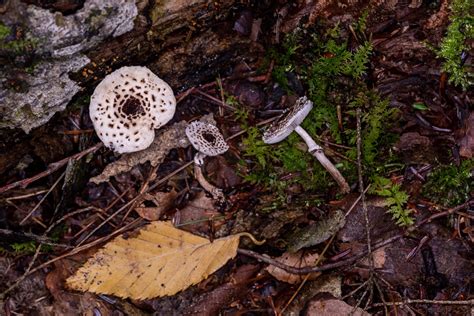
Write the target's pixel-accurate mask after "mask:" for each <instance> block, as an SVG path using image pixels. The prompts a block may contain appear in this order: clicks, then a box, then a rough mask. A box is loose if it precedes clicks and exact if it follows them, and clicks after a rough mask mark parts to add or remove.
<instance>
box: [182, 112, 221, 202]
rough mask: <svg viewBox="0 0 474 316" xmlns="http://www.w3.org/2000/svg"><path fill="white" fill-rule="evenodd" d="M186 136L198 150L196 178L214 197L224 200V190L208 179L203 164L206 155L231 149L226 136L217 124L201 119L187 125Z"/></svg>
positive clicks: (195, 169)
mask: <svg viewBox="0 0 474 316" xmlns="http://www.w3.org/2000/svg"><path fill="white" fill-rule="evenodd" d="M186 136H187V137H188V139H189V141H190V142H191V144H192V145H193V147H194V148H195V149H196V150H197V151H198V152H197V153H196V155H194V174H195V176H196V179H197V180H198V182H199V184H200V185H201V186H202V187H203V188H204V190H206V191H207V192H209V193H211V194H212V196H213V198H214V199H216V200H218V201H223V200H224V194H223V193H222V190H221V189H219V188H216V187H215V186H213V185H212V184H210V183H209V182H208V181H207V180H206V178H205V177H204V175H203V173H202V165H203V163H204V158H205V157H206V156H217V155H220V154H223V153H225V152H226V151H227V150H228V149H229V145H227V143H226V142H225V140H224V136H222V134H221V133H220V131H219V129H218V128H217V127H216V126H214V125H212V124H208V123H203V122H199V121H194V122H192V123H190V124H189V125H188V126H187V127H186Z"/></svg>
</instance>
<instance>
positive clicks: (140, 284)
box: [66, 222, 240, 300]
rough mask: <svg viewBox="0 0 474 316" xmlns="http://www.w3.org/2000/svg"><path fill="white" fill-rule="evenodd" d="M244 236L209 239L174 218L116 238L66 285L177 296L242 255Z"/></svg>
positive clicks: (124, 293)
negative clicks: (180, 225)
mask: <svg viewBox="0 0 474 316" xmlns="http://www.w3.org/2000/svg"><path fill="white" fill-rule="evenodd" d="M239 238H240V237H239V235H232V236H228V237H225V238H220V239H217V240H214V242H212V243H211V242H210V241H209V240H207V239H206V238H202V237H199V236H196V235H192V234H190V233H187V232H185V231H183V230H180V229H177V228H175V227H174V226H173V225H172V224H171V223H169V222H155V223H152V224H150V225H147V226H145V227H144V228H143V229H142V230H141V231H139V233H138V235H137V236H136V237H130V238H128V239H124V238H123V237H117V238H115V239H114V240H112V241H111V242H109V243H108V244H107V245H106V246H105V247H104V248H102V249H101V250H99V251H98V252H97V253H96V254H95V255H94V257H93V258H91V259H89V260H88V261H87V262H86V264H85V265H84V266H83V267H81V268H80V269H79V270H78V271H77V272H76V274H75V275H74V276H72V277H70V278H69V279H67V281H66V282H67V285H68V286H69V287H70V288H72V289H75V290H80V291H90V292H94V293H101V294H113V295H116V296H119V297H123V298H125V297H129V298H133V299H138V300H141V299H146V298H152V297H158V296H166V295H173V294H175V293H177V292H179V291H182V290H184V289H186V288H188V287H189V286H191V285H193V284H196V283H198V282H200V281H202V280H204V279H206V278H207V277H208V276H209V275H210V274H211V273H213V272H215V271H216V270H217V269H219V268H220V267H222V266H223V265H224V264H225V263H226V262H227V261H228V260H229V259H231V258H233V257H235V255H236V254H237V247H238V245H239Z"/></svg>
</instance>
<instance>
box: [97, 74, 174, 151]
mask: <svg viewBox="0 0 474 316" xmlns="http://www.w3.org/2000/svg"><path fill="white" fill-rule="evenodd" d="M175 108H176V99H175V97H174V94H173V90H172V89H171V87H170V86H169V85H168V84H167V83H166V82H164V81H163V80H161V79H160V78H158V76H156V75H155V74H154V73H152V72H151V71H150V69H148V68H146V67H139V66H133V67H122V68H120V69H118V70H116V71H114V72H112V73H111V74H109V75H108V76H106V77H105V78H104V80H102V82H101V83H100V84H99V85H98V86H97V87H96V88H95V90H94V93H93V94H92V97H91V102H90V106H89V113H90V117H91V119H92V123H93V124H94V128H95V130H96V132H97V135H98V136H99V138H100V140H101V141H102V142H103V143H104V144H105V146H107V147H109V148H111V149H113V150H114V151H116V152H118V153H126V152H134V151H139V150H143V149H145V148H147V147H148V146H150V144H151V143H152V142H153V139H154V138H155V129H156V128H160V127H161V126H163V125H165V124H166V123H167V122H168V121H169V120H171V118H172V117H173V115H174V112H175Z"/></svg>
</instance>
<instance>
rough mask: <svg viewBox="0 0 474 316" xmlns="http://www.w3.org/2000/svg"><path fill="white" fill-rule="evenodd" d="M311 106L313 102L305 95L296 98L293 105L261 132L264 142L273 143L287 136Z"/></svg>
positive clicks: (301, 120)
mask: <svg viewBox="0 0 474 316" xmlns="http://www.w3.org/2000/svg"><path fill="white" fill-rule="evenodd" d="M312 108H313V102H311V101H310V100H308V99H307V98H306V97H301V98H299V99H298V100H296V103H295V105H294V106H293V107H292V108H291V109H290V110H289V111H288V112H286V113H285V114H283V115H282V116H281V117H280V118H279V119H278V120H277V121H275V122H274V123H272V124H271V125H270V126H269V127H268V128H267V129H266V130H265V132H264V133H263V142H264V143H265V144H275V143H278V142H281V141H282V140H284V139H285V138H287V137H288V136H289V135H290V134H291V133H292V132H293V131H294V130H295V128H296V127H298V126H299V125H300V124H301V123H302V122H303V121H304V119H305V118H306V116H307V115H308V114H309V112H310V111H311V109H312Z"/></svg>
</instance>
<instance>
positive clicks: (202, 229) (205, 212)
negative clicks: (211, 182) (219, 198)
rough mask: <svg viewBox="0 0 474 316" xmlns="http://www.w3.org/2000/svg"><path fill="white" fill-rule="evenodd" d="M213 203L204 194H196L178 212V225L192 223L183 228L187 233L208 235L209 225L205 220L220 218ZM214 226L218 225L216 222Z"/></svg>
mask: <svg viewBox="0 0 474 316" xmlns="http://www.w3.org/2000/svg"><path fill="white" fill-rule="evenodd" d="M214 202H215V201H214V200H213V199H212V198H210V197H208V196H207V195H206V193H205V192H203V191H201V192H199V193H197V194H196V197H195V198H194V199H193V200H192V201H190V202H189V203H188V204H187V205H186V206H185V207H184V208H183V209H181V210H180V211H179V223H180V224H185V223H192V224H190V225H186V226H185V227H184V229H185V230H187V231H190V232H199V233H209V223H208V221H207V220H206V219H211V218H214V217H218V216H221V214H220V213H219V212H218V211H217V209H216V207H215V206H214ZM221 222H222V221H221ZM214 224H215V225H218V224H219V223H218V222H217V221H216V222H215V223H214Z"/></svg>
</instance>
